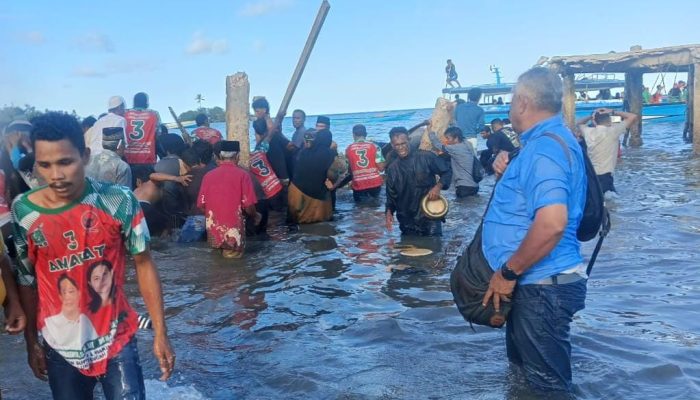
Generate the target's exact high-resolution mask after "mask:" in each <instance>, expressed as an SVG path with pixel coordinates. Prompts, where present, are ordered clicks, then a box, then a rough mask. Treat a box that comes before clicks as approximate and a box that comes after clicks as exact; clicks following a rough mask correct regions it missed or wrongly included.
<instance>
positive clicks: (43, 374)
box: [27, 343, 49, 381]
mask: <svg viewBox="0 0 700 400" xmlns="http://www.w3.org/2000/svg"><path fill="white" fill-rule="evenodd" d="M27 362H28V363H29V368H31V370H32V372H33V373H34V376H36V377H37V378H39V379H41V380H42V381H46V380H48V379H49V377H48V371H47V370H46V354H44V349H42V348H41V345H40V344H39V343H34V344H32V345H27Z"/></svg>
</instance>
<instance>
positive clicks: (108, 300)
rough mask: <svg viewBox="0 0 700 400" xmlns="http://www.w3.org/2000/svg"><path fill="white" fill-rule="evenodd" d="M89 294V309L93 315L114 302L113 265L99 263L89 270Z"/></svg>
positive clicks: (91, 266) (103, 261)
mask: <svg viewBox="0 0 700 400" xmlns="http://www.w3.org/2000/svg"><path fill="white" fill-rule="evenodd" d="M87 283H88V293H89V294H90V303H89V305H88V308H89V309H90V312H92V313H93V314H94V313H96V312H97V311H98V310H99V309H100V308H102V307H104V306H107V305H110V304H112V303H113V302H114V292H115V285H114V273H113V271H112V263H110V262H109V261H107V260H101V261H98V262H96V263H94V264H92V265H90V266H89V267H88V269H87Z"/></svg>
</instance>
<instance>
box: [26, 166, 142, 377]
mask: <svg viewBox="0 0 700 400" xmlns="http://www.w3.org/2000/svg"><path fill="white" fill-rule="evenodd" d="M42 188H43V187H42ZM42 188H38V189H35V190H33V191H30V192H27V193H25V194H23V195H21V196H19V197H18V198H17V199H16V200H15V201H14V203H13V204H12V216H13V225H14V230H15V235H14V238H15V244H16V246H17V253H18V258H19V260H20V263H19V265H18V282H19V283H20V284H21V285H26V286H36V287H37V291H38V306H37V328H38V330H39V332H41V336H42V337H43V339H44V341H45V342H46V343H48V344H49V346H51V347H52V348H54V350H56V352H58V354H60V355H61V356H62V357H63V358H64V359H65V360H66V361H67V362H68V363H70V364H71V365H73V366H74V367H76V368H78V369H79V370H80V372H81V373H83V374H84V375H88V376H98V375H103V374H104V373H105V372H106V370H107V360H108V359H110V358H112V357H114V356H115V355H116V354H118V353H119V352H120V351H121V350H122V348H123V347H124V345H125V344H127V343H128V342H129V340H131V338H132V336H133V335H134V333H135V332H136V329H137V326H138V323H137V316H136V313H135V312H134V310H133V309H132V308H131V306H130V305H129V303H128V301H127V298H126V296H125V294H124V289H123V287H124V272H125V262H126V252H127V251H128V252H129V254H132V255H133V254H139V253H142V252H144V251H145V250H146V249H147V247H148V242H149V241H150V237H149V232H148V226H147V225H146V220H145V219H144V216H143V212H142V211H141V207H140V206H139V202H138V200H136V197H134V195H133V193H131V191H129V190H128V189H127V188H125V187H122V186H118V185H112V184H108V183H103V182H97V181H93V180H92V179H89V178H87V179H86V184H85V190H84V192H83V194H82V196H81V197H80V198H79V199H78V200H76V201H75V202H73V203H71V204H68V205H66V206H63V207H60V208H56V209H46V208H43V207H40V206H38V205H36V204H34V203H32V202H31V201H30V200H29V196H30V195H31V194H32V193H34V192H36V191H38V190H41V189H42Z"/></svg>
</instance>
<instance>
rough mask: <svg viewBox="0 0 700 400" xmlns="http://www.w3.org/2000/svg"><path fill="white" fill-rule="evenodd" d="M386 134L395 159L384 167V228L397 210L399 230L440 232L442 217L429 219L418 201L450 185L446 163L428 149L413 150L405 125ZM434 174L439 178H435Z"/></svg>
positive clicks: (390, 222) (403, 231)
mask: <svg viewBox="0 0 700 400" xmlns="http://www.w3.org/2000/svg"><path fill="white" fill-rule="evenodd" d="M389 137H390V138H391V147H392V148H393V149H394V151H395V152H396V154H397V155H398V159H397V160H396V161H394V162H393V163H392V164H391V165H390V166H389V167H388V168H387V177H386V227H387V229H388V230H391V228H392V227H393V224H394V213H396V219H398V221H399V228H400V229H401V233H403V234H405V235H420V236H441V235H442V221H441V220H439V219H430V218H428V217H427V216H426V215H425V214H423V212H422V211H421V207H420V203H421V200H422V199H423V197H424V196H426V195H427V196H428V199H430V200H436V199H437V198H438V197H439V196H440V190H441V189H442V190H446V189H448V188H449V187H450V182H451V181H452V169H451V168H450V165H449V163H448V162H446V161H445V160H443V159H441V158H440V157H438V156H437V155H435V153H432V152H429V151H423V150H417V151H412V150H411V148H410V146H409V143H408V131H407V130H406V128H404V127H396V128H393V129H392V130H391V131H390V132H389ZM436 176H439V177H440V179H439V180H438V179H436V178H435V177H436Z"/></svg>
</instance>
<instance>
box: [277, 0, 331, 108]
mask: <svg viewBox="0 0 700 400" xmlns="http://www.w3.org/2000/svg"><path fill="white" fill-rule="evenodd" d="M330 8H331V5H330V4H328V1H327V0H323V2H322V3H321V7H320V8H319V9H318V14H316V20H315V21H314V24H313V26H312V27H311V32H309V37H308V38H307V39H306V44H305V45H304V50H302V52H301V56H299V61H298V62H297V67H296V68H295V69H294V73H293V74H292V78H291V79H290V80H289V86H287V92H286V93H285V94H284V97H283V98H282V104H281V105H280V108H279V110H278V111H277V113H278V115H279V114H286V113H287V108H288V107H289V103H290V102H291V101H292V96H293V95H294V91H295V90H296V89H297V85H298V84H299V80H300V79H301V74H303V73H304V68H306V63H307V62H308V61H309V57H310V56H311V50H313V49H314V45H315V44H316V39H318V34H319V32H320V31H321V27H322V26H323V22H324V21H325V20H326V16H327V15H328V10H330Z"/></svg>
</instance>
